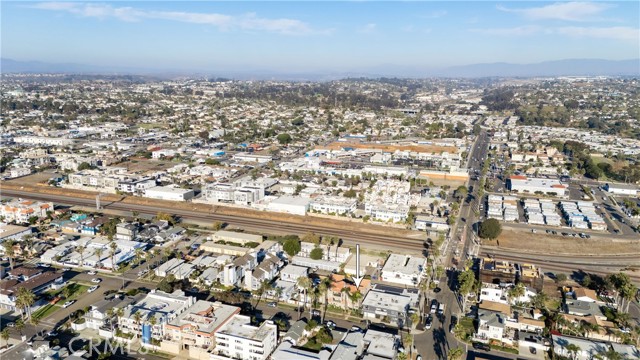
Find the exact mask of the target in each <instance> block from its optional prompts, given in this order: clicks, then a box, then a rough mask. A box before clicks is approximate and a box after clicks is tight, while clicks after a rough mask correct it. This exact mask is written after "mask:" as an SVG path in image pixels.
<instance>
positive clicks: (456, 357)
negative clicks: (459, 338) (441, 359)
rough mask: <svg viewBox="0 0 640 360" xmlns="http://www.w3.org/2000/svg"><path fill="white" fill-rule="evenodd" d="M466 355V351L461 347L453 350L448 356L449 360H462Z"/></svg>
mask: <svg viewBox="0 0 640 360" xmlns="http://www.w3.org/2000/svg"><path fill="white" fill-rule="evenodd" d="M463 354H464V350H462V348H460V347H456V348H453V349H451V350H449V353H448V354H447V360H460V359H461V358H462V355H463Z"/></svg>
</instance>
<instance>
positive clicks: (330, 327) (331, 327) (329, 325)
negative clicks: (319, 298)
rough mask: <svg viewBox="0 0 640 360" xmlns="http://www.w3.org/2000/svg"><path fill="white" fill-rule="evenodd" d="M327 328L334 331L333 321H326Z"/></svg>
mask: <svg viewBox="0 0 640 360" xmlns="http://www.w3.org/2000/svg"><path fill="white" fill-rule="evenodd" d="M327 327H328V328H329V329H334V328H335V327H336V323H334V322H333V321H331V320H329V321H327Z"/></svg>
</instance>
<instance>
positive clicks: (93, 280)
mask: <svg viewBox="0 0 640 360" xmlns="http://www.w3.org/2000/svg"><path fill="white" fill-rule="evenodd" d="M100 281H102V279H100V278H93V279H91V282H92V283H94V284H99V283H100Z"/></svg>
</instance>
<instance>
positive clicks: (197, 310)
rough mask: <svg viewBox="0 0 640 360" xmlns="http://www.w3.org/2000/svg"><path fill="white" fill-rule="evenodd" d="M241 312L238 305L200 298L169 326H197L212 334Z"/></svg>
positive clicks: (196, 327)
mask: <svg viewBox="0 0 640 360" xmlns="http://www.w3.org/2000/svg"><path fill="white" fill-rule="evenodd" d="M239 312H240V308H239V307H237V306H231V305H225V304H223V303H221V302H211V301H204V300H198V301H196V303H195V304H193V305H191V306H190V307H189V308H188V309H187V310H186V311H184V312H183V313H182V314H180V315H179V316H178V317H177V318H175V319H174V320H173V321H171V322H170V323H169V326H175V327H180V328H182V327H185V326H190V327H195V329H196V330H197V331H200V332H203V333H210V334H211V333H213V332H214V331H216V330H217V329H218V328H219V327H220V326H222V325H223V324H224V323H225V322H227V321H228V320H229V319H230V318H231V317H232V316H233V315H235V314H237V313H239Z"/></svg>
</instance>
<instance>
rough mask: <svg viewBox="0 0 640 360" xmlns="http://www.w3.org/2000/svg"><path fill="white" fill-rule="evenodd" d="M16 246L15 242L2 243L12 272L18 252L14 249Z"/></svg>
mask: <svg viewBox="0 0 640 360" xmlns="http://www.w3.org/2000/svg"><path fill="white" fill-rule="evenodd" d="M15 244H16V243H15V242H14V241H13V240H6V241H4V242H3V243H2V247H3V248H4V254H5V255H6V256H7V257H8V258H9V267H10V268H11V270H13V261H14V258H15V256H16V250H15V249H14V248H13V246H14V245H15Z"/></svg>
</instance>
